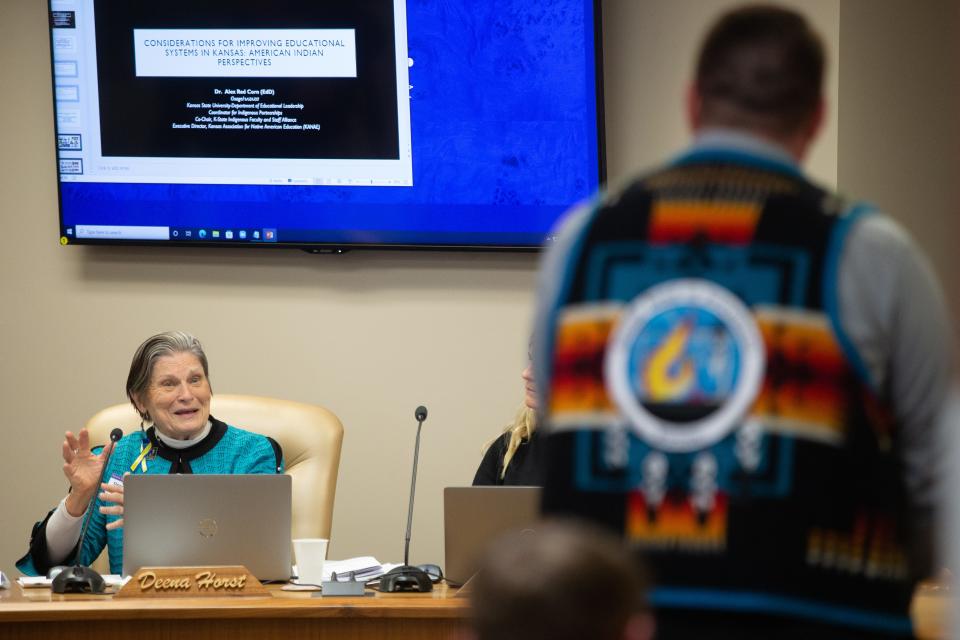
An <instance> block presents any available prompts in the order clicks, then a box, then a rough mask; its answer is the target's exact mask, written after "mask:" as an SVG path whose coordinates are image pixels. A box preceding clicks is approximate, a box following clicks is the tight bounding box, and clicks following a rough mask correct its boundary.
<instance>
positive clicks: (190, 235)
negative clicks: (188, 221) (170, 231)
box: [183, 229, 193, 238]
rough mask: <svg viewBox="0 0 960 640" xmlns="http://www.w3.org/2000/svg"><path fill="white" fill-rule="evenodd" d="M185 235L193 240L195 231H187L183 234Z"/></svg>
mask: <svg viewBox="0 0 960 640" xmlns="http://www.w3.org/2000/svg"><path fill="white" fill-rule="evenodd" d="M183 235H185V236H187V237H188V238H192V237H193V231H191V230H190V229H187V230H186V231H184V232H183Z"/></svg>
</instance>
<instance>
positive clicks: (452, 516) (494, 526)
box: [443, 487, 542, 584]
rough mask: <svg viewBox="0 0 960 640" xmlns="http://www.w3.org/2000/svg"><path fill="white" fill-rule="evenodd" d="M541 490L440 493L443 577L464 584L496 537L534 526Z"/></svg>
mask: <svg viewBox="0 0 960 640" xmlns="http://www.w3.org/2000/svg"><path fill="white" fill-rule="evenodd" d="M541 491H542V490H541V488H540V487H447V488H446V489H444V490H443V537H444V557H445V566H444V577H445V578H446V579H447V582H450V583H452V584H463V583H465V582H466V581H467V580H469V579H470V578H471V577H472V576H473V574H474V573H476V571H477V565H478V563H479V561H480V554H481V553H482V552H483V551H484V550H485V549H486V548H487V546H488V545H489V544H490V543H491V542H492V541H493V540H495V539H496V538H498V537H499V536H501V535H503V534H506V533H509V532H511V531H522V530H523V529H529V528H532V527H534V526H535V525H536V522H537V520H538V519H539V518H540V494H541Z"/></svg>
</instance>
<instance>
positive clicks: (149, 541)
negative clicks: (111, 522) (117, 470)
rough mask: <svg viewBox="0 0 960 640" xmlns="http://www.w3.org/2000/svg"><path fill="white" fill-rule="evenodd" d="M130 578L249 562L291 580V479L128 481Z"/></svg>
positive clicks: (270, 576)
mask: <svg viewBox="0 0 960 640" xmlns="http://www.w3.org/2000/svg"><path fill="white" fill-rule="evenodd" d="M123 485H124V489H123V491H124V507H123V573H124V575H131V574H132V573H133V572H135V571H136V570H137V569H139V568H140V567H188V566H213V565H236V564H242V565H244V566H245V567H247V568H248V569H249V570H250V572H251V573H253V575H254V576H256V577H257V578H258V579H260V580H289V579H290V545H291V542H290V476H287V475H199V474H198V475H192V474H188V475H128V476H126V477H125V478H124V482H123Z"/></svg>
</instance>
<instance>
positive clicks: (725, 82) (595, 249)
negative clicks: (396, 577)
mask: <svg viewBox="0 0 960 640" xmlns="http://www.w3.org/2000/svg"><path fill="white" fill-rule="evenodd" d="M824 64H825V63H824V53H823V47H822V45H821V42H820V39H819V37H818V36H817V35H816V34H815V33H814V32H813V31H812V30H811V28H810V26H809V25H808V24H807V22H806V21H805V19H804V18H803V17H802V16H800V15H798V14H797V13H795V12H793V11H790V10H787V9H783V8H778V7H774V6H751V7H747V8H742V9H739V10H735V11H732V12H730V13H728V14H726V15H725V16H723V17H722V18H721V19H720V20H719V21H718V22H717V23H716V25H715V26H714V27H713V29H712V30H711V31H710V32H709V34H708V35H707V37H706V39H705V41H704V43H703V45H702V48H701V51H700V55H699V60H698V62H697V67H696V78H695V81H694V84H693V87H692V89H691V90H690V92H689V96H688V104H687V112H688V117H689V122H690V125H691V127H692V129H693V132H694V135H695V139H694V142H693V145H692V146H691V147H690V148H689V149H688V150H687V151H686V152H685V153H684V154H682V155H681V156H680V157H679V158H678V159H676V160H675V161H673V162H672V163H670V164H668V165H666V166H665V167H663V168H662V169H660V170H658V171H656V172H654V173H652V174H650V175H648V176H646V177H644V178H642V179H640V180H637V181H635V182H633V183H632V184H631V185H629V186H628V187H627V188H626V189H625V190H622V191H620V192H619V193H616V194H613V195H611V196H609V197H607V198H605V199H603V200H602V201H600V202H597V203H594V204H592V205H591V206H589V207H586V208H583V209H580V210H577V211H574V212H573V213H572V214H571V215H570V216H569V217H568V219H567V220H566V221H565V223H564V225H563V228H562V230H561V233H560V235H559V238H558V241H557V243H556V245H555V246H554V247H553V248H552V249H551V251H550V252H549V253H548V254H547V256H546V258H545V264H544V272H543V274H542V278H543V280H542V288H541V293H540V295H541V299H540V305H539V316H538V325H539V326H538V327H537V332H536V336H535V350H534V358H535V362H536V365H537V370H536V379H537V380H540V381H543V385H542V389H543V397H542V398H541V406H542V407H544V412H545V416H544V417H545V420H546V422H545V427H546V429H547V430H548V433H549V434H550V435H549V437H548V441H547V447H548V448H547V451H548V457H549V462H548V465H547V466H548V471H547V479H546V486H545V489H544V506H545V510H546V512H547V514H548V515H580V516H586V517H589V518H592V519H594V520H597V521H600V522H603V523H605V524H607V525H609V526H611V527H613V528H614V529H616V530H619V531H622V533H623V535H624V537H625V539H626V540H627V541H628V542H629V543H630V544H632V545H634V546H635V547H636V548H637V549H640V550H642V551H643V552H644V553H645V554H646V556H647V558H648V560H649V563H650V565H651V568H652V573H653V575H654V583H655V588H654V590H653V592H652V595H651V603H652V605H653V606H654V608H655V610H656V612H657V621H658V622H657V626H658V636H657V637H658V638H693V637H704V638H706V637H709V638H778V639H784V638H815V637H830V638H875V637H904V638H906V637H912V627H911V623H910V618H909V612H908V609H909V604H910V600H911V595H912V592H913V589H914V586H915V584H916V581H917V579H918V578H921V577H924V576H925V575H928V572H929V571H930V570H931V568H932V567H931V564H932V552H931V549H932V548H933V540H932V531H933V529H934V522H935V506H936V504H937V498H938V495H937V491H938V486H939V483H940V481H941V478H942V477H943V475H944V474H943V467H944V463H945V462H946V460H945V459H944V457H943V454H942V451H943V449H942V448H941V447H940V445H939V442H938V441H937V439H936V434H935V433H934V431H935V430H934V424H935V421H936V418H937V413H938V410H939V409H940V407H941V404H942V402H943V399H944V396H945V392H946V387H947V384H948V378H949V376H950V369H951V362H950V357H951V348H950V338H949V335H950V334H949V331H948V321H947V318H946V311H945V307H944V303H943V300H942V297H941V294H940V291H939V288H938V285H937V283H936V281H935V279H934V278H933V276H932V275H931V271H930V268H929V266H928V264H927V262H926V260H925V259H924V258H923V256H921V255H920V254H919V252H918V251H917V249H916V248H915V247H914V245H913V244H912V242H911V241H910V239H909V238H908V237H907V236H906V234H905V233H904V232H903V231H902V230H901V229H900V228H899V227H898V226H897V225H896V224H895V223H893V222H892V221H891V220H890V219H889V218H887V217H886V216H884V215H882V214H880V213H879V212H877V211H875V210H873V209H872V208H871V207H870V206H869V205H865V204H862V203H857V202H851V201H847V200H845V199H844V198H842V197H840V196H838V195H836V194H834V193H830V192H828V191H826V190H824V189H822V188H821V187H818V186H817V185H814V184H812V183H811V182H810V181H809V180H808V179H807V178H806V177H805V176H804V174H803V173H802V171H801V169H800V168H799V165H800V163H801V162H802V161H803V159H804V157H805V156H806V154H807V151H808V150H809V148H810V145H811V144H812V142H813V140H814V139H815V137H816V135H817V133H818V131H819V129H820V126H821V123H822V121H823V115H824V102H823V94H822V84H823V75H824ZM816 634H820V635H819V636H818V635H816Z"/></svg>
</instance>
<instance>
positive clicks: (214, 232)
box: [210, 229, 220, 238]
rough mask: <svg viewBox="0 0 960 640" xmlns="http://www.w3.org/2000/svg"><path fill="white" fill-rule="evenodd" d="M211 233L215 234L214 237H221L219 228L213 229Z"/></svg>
mask: <svg viewBox="0 0 960 640" xmlns="http://www.w3.org/2000/svg"><path fill="white" fill-rule="evenodd" d="M210 235H211V236H213V237H214V238H219V237H220V231H219V230H217V229H214V230H213V231H211V232H210Z"/></svg>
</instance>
